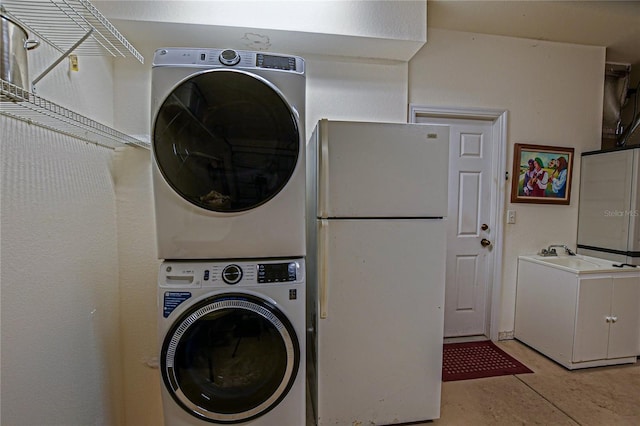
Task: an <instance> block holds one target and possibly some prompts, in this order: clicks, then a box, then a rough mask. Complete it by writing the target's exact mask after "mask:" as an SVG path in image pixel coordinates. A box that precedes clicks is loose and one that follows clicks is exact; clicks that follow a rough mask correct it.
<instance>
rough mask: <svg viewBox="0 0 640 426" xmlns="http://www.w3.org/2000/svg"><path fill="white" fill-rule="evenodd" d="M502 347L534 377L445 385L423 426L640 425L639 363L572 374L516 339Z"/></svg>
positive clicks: (466, 381)
mask: <svg viewBox="0 0 640 426" xmlns="http://www.w3.org/2000/svg"><path fill="white" fill-rule="evenodd" d="M497 345H498V346H499V347H500V348H502V349H503V350H504V351H505V352H507V353H509V354H510V355H512V356H513V357H515V358H516V359H518V360H519V361H521V362H522V363H524V364H525V365H526V366H527V367H529V368H530V369H531V370H533V371H534V374H521V375H517V376H501V377H492V378H485V379H476V380H463V381H458V382H446V383H443V387H442V408H441V413H440V419H438V420H435V421H433V422H429V423H424V425H434V426H444V425H456V426H458V425H460V426H467V425H472V426H480V425H491V426H494V425H508V426H512V425H554V426H555V425H583V426H591V425H593V426H618V425H621V426H622V425H633V426H638V425H640V362H638V363H636V364H628V365H624V366H612V367H598V368H590V369H584V370H573V371H569V370H567V369H565V368H564V367H561V366H560V365H558V364H556V363H555V362H553V361H551V360H550V359H548V358H546V357H544V356H542V355H541V354H539V353H538V352H536V351H534V350H532V349H530V348H529V347H527V346H525V345H523V344H522V343H520V342H518V341H516V340H507V341H501V342H498V343H497Z"/></svg>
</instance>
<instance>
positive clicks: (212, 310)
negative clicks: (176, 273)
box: [161, 294, 300, 423]
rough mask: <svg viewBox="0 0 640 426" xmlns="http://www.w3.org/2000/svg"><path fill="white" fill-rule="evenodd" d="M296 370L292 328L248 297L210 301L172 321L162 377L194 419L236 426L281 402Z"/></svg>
mask: <svg viewBox="0 0 640 426" xmlns="http://www.w3.org/2000/svg"><path fill="white" fill-rule="evenodd" d="M299 365H300V347H299V344H298V338H297V336H296V333H295V331H294V329H293V326H292V325H291V323H290V322H289V321H288V320H287V318H286V317H285V315H284V314H283V313H282V312H281V311H280V310H278V309H277V308H276V307H275V306H273V305H272V304H271V303H269V302H267V301H265V300H263V299H260V298H258V297H255V296H250V295H246V294H224V295H218V296H213V297H210V298H208V299H205V300H203V301H202V302H200V303H198V304H195V305H194V306H193V307H191V308H190V309H189V310H187V312H185V313H184V314H183V315H182V316H181V318H180V319H179V320H178V321H176V322H175V324H174V325H173V327H172V329H171V330H170V332H169V333H168V334H167V336H166V337H165V340H164V343H163V346H162V359H161V368H162V378H163V381H164V385H165V386H166V388H167V389H168V390H169V393H170V394H171V395H172V397H173V398H174V399H175V401H176V402H177V403H178V404H179V405H180V406H181V407H182V408H184V409H185V410H186V411H187V412H189V413H190V414H192V415H193V416H195V417H198V418H201V419H204V420H207V421H210V422H213V423H240V422H245V421H248V420H251V419H254V418H256V417H259V416H261V415H263V414H264V413H266V412H268V411H269V410H271V409H272V408H274V407H275V406H276V405H278V403H280V401H282V399H283V398H284V397H285V396H286V394H287V392H289V389H290V388H291V386H292V385H293V382H294V381H295V378H296V374H297V372H298V367H299Z"/></svg>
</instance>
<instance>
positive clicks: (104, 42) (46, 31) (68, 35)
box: [0, 0, 144, 63]
mask: <svg viewBox="0 0 640 426" xmlns="http://www.w3.org/2000/svg"><path fill="white" fill-rule="evenodd" d="M0 3H1V5H2V7H3V9H4V10H3V13H5V14H6V15H8V16H9V17H10V18H12V19H15V20H16V21H18V22H19V23H21V24H23V25H24V26H25V27H27V28H28V29H30V30H31V31H32V32H33V33H34V34H35V35H36V36H37V37H38V38H40V39H41V40H42V41H45V42H46V43H48V44H50V45H51V46H53V47H54V48H55V49H56V50H58V51H59V52H61V53H64V52H67V51H68V50H69V48H70V47H71V46H73V45H74V43H76V42H77V41H78V40H80V39H82V37H84V36H85V35H86V34H87V33H88V32H89V31H91V30H92V29H93V32H92V33H91V36H90V37H89V38H88V39H87V40H86V41H84V42H83V43H82V44H81V45H80V46H78V47H77V48H76V49H75V52H76V53H77V54H78V55H90V56H91V55H93V56H105V55H108V56H112V57H127V56H128V54H130V55H131V56H133V57H135V58H136V59H137V60H138V61H140V63H144V57H143V56H142V55H141V54H140V53H139V52H138V51H137V50H136V49H135V48H134V47H133V46H132V45H131V44H130V43H129V42H128V41H127V39H126V38H125V37H124V36H123V35H122V34H120V32H119V31H118V30H117V29H116V28H115V27H114V26H113V25H112V24H111V23H110V22H109V21H108V20H107V18H105V17H104V16H103V15H102V14H101V13H100V11H99V10H98V9H96V7H95V6H93V5H92V4H91V2H89V1H88V0H1V1H0Z"/></svg>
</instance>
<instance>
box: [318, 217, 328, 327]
mask: <svg viewBox="0 0 640 426" xmlns="http://www.w3.org/2000/svg"><path fill="white" fill-rule="evenodd" d="M328 228H329V221H328V220H327V219H320V232H319V234H320V235H319V238H318V255H319V256H318V257H319V259H318V260H319V262H318V287H319V288H318V293H319V298H320V319H326V318H327V291H328V288H327V287H328V284H329V283H328V271H329V250H328V249H329V229H328Z"/></svg>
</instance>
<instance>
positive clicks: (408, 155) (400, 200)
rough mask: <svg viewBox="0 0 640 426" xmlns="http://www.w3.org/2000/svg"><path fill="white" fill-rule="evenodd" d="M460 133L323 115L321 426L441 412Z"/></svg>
mask: <svg viewBox="0 0 640 426" xmlns="http://www.w3.org/2000/svg"><path fill="white" fill-rule="evenodd" d="M448 143H449V131H448V128H447V127H444V126H442V127H441V126H425V125H418V124H400V123H398V124H396V123H361V122H340V121H328V120H321V121H320V122H319V123H318V125H317V126H316V128H315V130H314V133H313V136H312V138H311V140H310V142H309V145H308V151H307V153H308V163H307V167H308V171H307V172H308V179H307V183H308V193H307V196H308V205H307V209H308V210H307V218H308V220H307V223H308V233H307V235H308V239H307V241H308V248H307V250H308V252H307V268H308V269H307V270H308V273H309V275H308V288H309V290H308V293H310V294H309V298H308V302H309V303H308V306H307V308H308V318H307V321H308V333H309V335H308V349H309V350H308V353H307V356H308V358H307V360H308V368H309V374H308V380H309V389H310V395H311V403H310V404H308V405H309V409H308V412H309V414H308V419H309V420H308V423H309V424H318V425H352V424H363V425H369V424H396V423H406V422H415V421H422V420H430V419H436V418H438V417H439V416H440V395H441V393H440V392H441V375H442V371H441V370H442V343H443V327H444V283H445V255H446V247H445V245H446V240H445V229H446V224H445V216H446V214H447V181H448V161H449V160H448ZM314 218H315V220H314Z"/></svg>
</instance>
